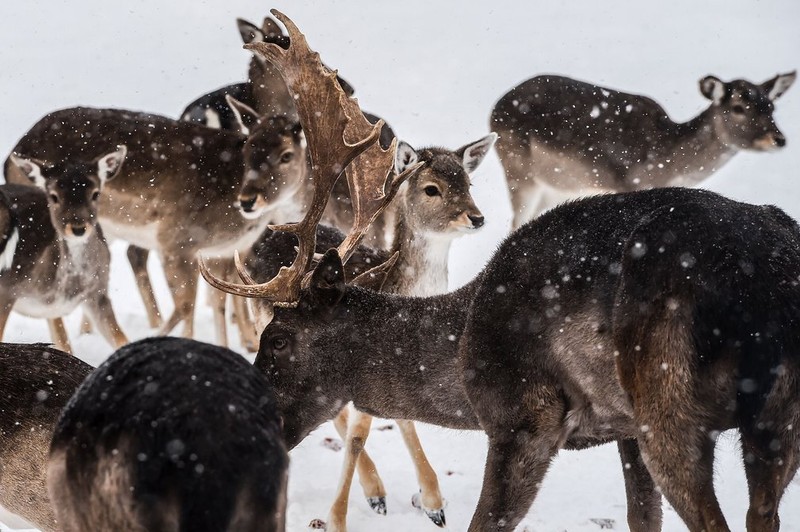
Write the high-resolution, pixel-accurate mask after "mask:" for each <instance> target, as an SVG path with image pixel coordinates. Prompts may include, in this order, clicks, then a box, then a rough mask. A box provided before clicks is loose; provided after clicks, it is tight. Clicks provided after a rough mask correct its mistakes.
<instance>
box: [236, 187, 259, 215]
mask: <svg viewBox="0 0 800 532" xmlns="http://www.w3.org/2000/svg"><path fill="white" fill-rule="evenodd" d="M237 203H238V207H239V212H241V213H242V216H244V217H245V218H247V219H248V220H252V219H254V218H258V217H259V216H261V211H262V210H263V209H264V207H265V201H264V200H263V198H262V197H261V196H260V195H259V194H252V193H251V194H239V201H238V202H237Z"/></svg>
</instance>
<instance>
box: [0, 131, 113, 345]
mask: <svg viewBox="0 0 800 532" xmlns="http://www.w3.org/2000/svg"><path fill="white" fill-rule="evenodd" d="M97 151H98V152H99V151H100V150H99V149H98V150H97ZM24 153H41V152H36V151H32V152H24ZM125 154H126V149H125V146H120V147H119V148H118V149H117V150H116V151H114V152H111V153H108V154H105V155H102V156H100V157H98V158H97V159H95V160H94V161H93V162H90V163H87V162H81V161H78V160H76V157H77V154H76V155H75V156H73V157H70V158H67V161H68V162H55V163H43V162H41V161H38V160H34V159H28V158H24V157H21V156H17V155H14V154H12V155H11V156H10V157H9V161H10V164H13V165H14V166H15V167H16V168H17V169H18V170H19V171H20V172H21V173H22V174H24V175H25V179H27V180H29V183H32V184H33V185H35V186H21V185H2V186H0V245H2V246H3V248H2V251H0V339H2V335H3V329H4V328H5V325H6V321H7V320H8V315H9V314H10V313H11V311H12V310H14V311H15V312H19V313H20V314H24V315H25V316H30V317H34V318H46V319H47V321H48V324H49V325H50V333H51V336H52V339H53V342H54V343H55V344H56V346H57V347H58V348H59V349H63V350H65V351H70V344H69V339H68V337H67V333H66V331H65V329H64V324H63V321H62V319H61V318H62V316H65V315H67V314H69V313H70V312H72V311H73V310H74V309H75V308H76V307H78V306H82V307H83V309H84V310H85V312H86V313H87V315H88V316H89V318H90V319H91V320H92V322H93V323H94V324H95V326H96V327H97V328H98V330H99V331H100V333H101V334H102V335H103V337H104V338H105V339H106V340H107V341H108V343H110V344H111V345H113V346H116V347H119V346H121V345H124V344H126V343H128V340H127V338H126V337H125V334H124V333H123V332H122V331H121V330H120V328H119V325H118V324H117V319H116V317H115V316H114V310H113V309H112V307H111V301H110V300H109V299H108V273H109V263H110V260H111V255H110V253H109V251H108V246H107V245H106V241H105V238H104V237H103V233H102V231H101V230H100V227H99V225H98V223H97V209H98V203H99V202H100V201H101V198H102V197H104V196H106V195H107V191H105V190H103V189H104V186H105V185H106V183H108V182H112V181H111V180H112V179H113V178H114V177H116V176H117V175H118V174H119V173H120V169H121V168H122V163H123V161H124V160H125ZM50 160H52V161H60V160H61V159H50Z"/></svg>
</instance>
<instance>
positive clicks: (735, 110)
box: [731, 103, 747, 115]
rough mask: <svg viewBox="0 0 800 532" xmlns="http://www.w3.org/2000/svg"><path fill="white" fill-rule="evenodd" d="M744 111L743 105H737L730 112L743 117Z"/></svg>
mask: <svg viewBox="0 0 800 532" xmlns="http://www.w3.org/2000/svg"><path fill="white" fill-rule="evenodd" d="M746 110H747V109H746V108H745V106H744V105H742V104H738V103H737V104H736V105H734V106H733V107H732V108H731V111H733V114H735V115H743V114H744V113H745V111H746Z"/></svg>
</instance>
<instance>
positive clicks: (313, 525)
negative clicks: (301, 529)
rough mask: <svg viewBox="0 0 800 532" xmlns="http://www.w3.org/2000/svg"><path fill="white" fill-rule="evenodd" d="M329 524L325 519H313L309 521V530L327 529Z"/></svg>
mask: <svg viewBox="0 0 800 532" xmlns="http://www.w3.org/2000/svg"><path fill="white" fill-rule="evenodd" d="M327 526H328V525H326V524H325V521H323V520H322V519H312V520H311V522H310V523H308V529H309V530H325V529H326V528H327Z"/></svg>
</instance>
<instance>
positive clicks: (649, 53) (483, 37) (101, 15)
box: [0, 0, 800, 532]
mask: <svg viewBox="0 0 800 532" xmlns="http://www.w3.org/2000/svg"><path fill="white" fill-rule="evenodd" d="M270 7H272V5H271V4H269V3H265V2H253V1H246V0H227V1H226V2H218V1H211V0H180V1H179V0H171V1H169V2H164V1H162V0H138V1H134V2H124V3H123V2H108V1H105V0H81V1H80V2H68V1H66V0H51V1H44V0H36V1H27V2H9V1H3V2H0V48H2V53H1V54H0V69H1V70H2V72H3V82H2V83H0V120H1V122H0V123H1V124H2V126H1V127H0V156H2V157H5V154H6V153H7V152H8V151H9V150H10V149H11V148H12V147H13V145H14V143H15V142H16V141H17V139H18V138H19V137H20V136H21V135H22V134H23V133H24V132H25V131H26V130H27V129H28V128H29V127H30V126H31V125H32V124H33V123H34V122H35V121H36V120H37V119H38V118H39V117H41V116H42V115H43V114H45V113H47V112H48V111H51V110H54V109H57V108H61V107H69V106H73V105H79V104H81V105H91V106H97V107H120V108H129V109H137V110H146V111H149V112H156V113H162V114H165V115H169V116H177V115H178V113H179V112H180V111H181V110H182V109H183V106H184V105H185V104H187V103H188V102H189V101H191V100H193V99H194V98H195V97H197V96H199V95H200V94H202V93H204V92H206V91H208V90H211V89H214V88H217V87H218V86H221V85H225V84H228V83H232V82H235V81H240V80H243V79H244V78H245V72H246V63H247V60H248V55H247V53H246V52H245V51H243V50H241V48H240V40H239V36H238V32H237V30H236V27H235V23H234V19H235V17H244V18H247V19H250V20H252V21H254V22H257V23H260V21H261V18H262V17H263V16H264V15H265V14H266V13H267V11H268V9H269V8H270ZM276 7H278V8H280V9H282V10H283V11H285V12H286V13H287V14H288V15H289V16H291V17H292V18H293V19H294V20H295V22H296V23H297V24H298V25H299V27H300V28H301V30H303V31H304V32H305V33H306V34H307V36H308V38H309V41H310V43H311V45H312V47H314V48H315V49H316V50H318V51H319V52H320V53H321V55H322V57H323V59H324V60H325V61H326V63H328V64H329V65H331V66H333V67H335V68H338V69H339V71H340V73H341V74H342V76H343V77H345V78H346V79H347V80H348V81H350V82H351V83H352V84H353V85H354V86H355V87H356V88H357V94H358V96H359V100H360V101H361V103H362V106H363V107H364V108H365V109H368V110H370V111H372V112H375V113H377V114H380V115H381V116H384V117H385V118H387V119H388V121H389V122H390V123H391V125H392V126H393V127H394V128H395V130H396V131H397V132H398V134H399V135H400V136H401V137H402V138H404V139H405V140H407V141H409V142H410V143H412V144H414V145H424V144H440V145H444V146H448V147H451V148H455V147H458V146H460V145H462V144H464V143H465V142H467V141H471V140H474V139H477V138H479V137H481V136H483V135H485V134H486V133H487V127H488V126H487V118H488V115H489V112H490V110H491V107H492V105H493V103H494V102H495V100H496V99H497V98H499V97H500V96H501V95H502V94H503V93H504V92H505V91H507V90H508V89H509V88H511V87H512V86H513V85H515V84H516V83H518V82H519V81H521V80H524V79H526V78H528V77H531V76H533V75H535V74H538V73H545V72H551V73H562V74H566V75H569V76H572V77H576V78H579V79H584V80H590V81H593V82H596V83H599V84H604V85H606V86H609V87H614V88H620V89H623V90H626V91H629V92H635V93H641V94H647V95H649V96H652V97H653V98H655V99H656V100H657V101H659V102H660V103H662V104H663V105H664V107H665V108H666V109H667V110H668V111H669V113H670V115H671V116H672V117H673V118H675V119H680V120H685V119H688V118H689V117H691V116H693V115H694V114H696V113H697V112H699V111H700V110H701V109H702V108H703V106H704V105H706V100H704V99H703V98H702V97H701V96H700V94H699V92H698V88H697V81H698V80H699V79H700V78H701V77H702V76H704V75H706V74H709V73H711V74H715V75H717V76H719V77H721V78H722V79H732V78H736V77H746V78H749V79H753V80H758V81H761V80H764V79H766V78H768V77H770V76H772V75H774V74H776V73H777V72H786V71H789V70H792V69H795V68H797V67H798V66H800V54H799V53H798V50H800V32H798V31H797V23H798V21H799V20H800V3H797V2H795V1H793V0H781V1H778V0H774V1H773V0H761V1H759V2H752V1H747V0H737V1H733V0H725V1H722V0H718V1H707V2H697V1H696V0H673V1H671V2H658V3H656V2H652V3H646V2H623V1H621V0H612V1H607V2H596V1H594V0H586V1H571V2H511V1H494V2H491V3H490V2H446V3H445V2H432V1H430V0H426V1H420V0H406V1H404V2H392V3H389V2H374V1H370V0H360V1H347V2H320V1H312V0H303V1H299V0H293V1H291V2H288V1H287V2H283V3H281V4H279V5H277V6H276ZM776 119H777V122H778V124H779V126H780V127H781V128H782V130H783V131H784V133H785V135H786V137H787V139H788V146H787V148H786V149H784V150H782V151H781V152H778V153H772V154H754V153H745V154H741V155H739V156H737V157H735V158H734V159H733V160H732V161H731V162H730V163H729V164H728V166H726V167H724V168H723V169H722V170H721V171H720V172H719V173H718V174H716V175H715V176H714V177H712V178H711V179H709V180H708V181H707V182H706V186H707V187H708V188H711V189H714V190H717V191H720V192H723V193H725V194H727V195H729V196H732V197H735V198H737V199H744V200H748V201H752V202H756V203H774V204H776V205H779V206H781V207H783V208H784V209H786V210H787V211H788V212H789V213H790V214H792V215H793V216H794V217H796V218H797V217H800V202H798V199H800V180H798V179H797V171H796V169H797V168H798V167H800V149H799V148H798V147H797V145H798V143H800V89H798V88H795V89H793V90H790V91H789V92H788V93H787V94H786V95H785V96H784V98H783V99H782V100H780V101H779V102H778V103H777V112H776ZM473 192H474V195H475V197H476V200H477V203H478V205H479V206H480V208H481V209H482V210H483V212H484V214H485V216H486V220H487V224H486V227H485V228H484V229H483V230H482V231H481V232H480V233H479V234H477V235H474V236H469V237H465V238H463V239H462V240H461V241H459V242H458V243H457V244H456V246H455V249H454V250H453V253H452V256H451V261H450V264H451V285H452V286H453V287H456V286H459V285H461V284H463V283H465V282H466V281H467V280H468V279H470V278H472V277H473V276H474V275H475V273H477V272H478V271H479V270H480V269H481V267H482V265H483V264H484V263H485V262H486V260H487V259H488V257H489V256H490V255H491V253H492V251H493V250H494V248H495V246H496V245H497V243H498V242H499V241H500V239H501V238H502V237H503V235H504V234H505V233H506V232H507V230H508V227H509V223H510V218H511V213H510V206H509V203H508V198H507V193H506V189H505V184H504V180H503V175H502V171H501V168H500V165H499V163H498V161H497V158H496V157H495V156H494V154H492V155H491V156H490V157H489V158H488V159H487V161H486V162H485V163H484V164H483V166H482V167H481V168H480V169H479V170H478V171H477V173H476V177H475V186H474V188H473ZM113 252H114V264H113V272H112V288H111V292H112V297H113V302H114V306H115V308H116V311H117V315H118V317H119V318H120V321H121V324H122V326H123V327H124V329H125V330H126V332H127V333H128V335H129V336H130V337H131V338H134V339H136V338H142V337H145V336H147V335H149V334H151V333H152V331H151V330H149V329H148V327H147V322H146V319H145V316H144V311H143V308H142V305H141V303H140V301H139V298H138V295H137V293H136V291H135V288H134V285H133V277H132V275H131V274H130V271H129V268H128V265H127V261H126V260H125V257H124V246H123V245H122V243H120V242H117V243H115V244H114V245H113ZM151 271H152V272H153V274H154V278H155V281H156V283H157V290H158V294H159V296H160V301H161V302H162V309H163V310H167V311H169V310H170V306H169V305H170V302H169V298H168V296H167V293H166V289H165V284H164V282H163V277H162V276H161V274H160V273H159V269H158V268H157V267H156V264H155V262H154V263H151ZM201 298H202V295H201ZM78 319H79V318H78V316H77V315H73V316H71V317H70V318H69V319H68V321H67V323H68V330H69V332H70V333H71V335H72V338H73V347H74V348H75V350H76V352H77V354H78V355H79V356H80V357H81V358H84V359H86V360H87V361H89V362H91V363H93V364H97V363H99V362H100V361H102V360H103V359H104V358H105V357H106V356H108V354H109V353H110V352H111V348H110V347H109V346H108V345H106V344H105V342H104V341H103V340H102V339H101V338H100V337H98V336H84V337H77V329H78ZM197 321H198V327H197V328H196V330H197V331H198V332H199V336H200V339H202V340H207V341H213V337H212V334H213V332H212V331H213V327H212V324H211V314H210V311H209V310H208V309H207V308H206V307H205V306H204V305H202V304H201V305H200V306H199V313H198V316H197ZM4 339H5V340H7V341H15V342H32V341H46V340H48V336H47V327H46V325H45V323H44V322H42V321H34V320H28V319H25V318H22V317H20V316H17V315H13V316H12V318H11V320H10V321H9V323H8V326H7V328H6V334H5V338H4ZM234 347H238V345H237V344H236V343H235V340H234ZM388 424H391V422H383V421H379V420H376V422H375V423H374V425H373V428H374V430H373V432H372V435H371V436H370V440H369V443H368V446H367V447H368V449H369V450H370V452H371V453H372V454H373V456H374V458H375V460H376V462H377V464H378V467H379V470H380V472H381V473H382V476H383V478H384V481H385V483H386V486H387V489H388V490H389V497H388V504H389V515H388V516H386V517H380V516H378V515H375V514H373V513H372V512H371V511H370V510H369V508H368V507H367V505H366V503H365V502H364V501H363V500H362V498H361V497H360V492H359V488H358V487H357V486H354V489H353V497H352V498H351V504H350V514H349V520H348V523H349V528H350V530H351V531H353V532H357V531H366V530H382V531H383V530H385V531H408V530H431V531H432V530H435V527H434V525H433V524H431V523H430V522H428V521H427V519H426V518H425V517H424V516H422V515H420V514H418V513H417V512H416V511H415V510H414V509H413V508H411V506H410V504H409V500H410V497H411V494H412V493H413V492H414V491H415V490H416V482H415V479H414V475H413V472H412V469H411V468H410V461H409V459H408V458H407V456H406V453H405V451H404V448H403V445H402V442H401V438H400V437H399V434H397V430H396V429H395V430H377V428H378V427H383V426H386V425H388ZM420 432H421V438H422V441H423V444H424V445H425V448H426V450H427V451H428V454H429V457H430V459H431V462H432V463H433V465H434V467H435V468H436V470H437V471H438V472H439V474H440V480H441V484H442V491H443V493H444V495H445V497H446V498H447V499H448V500H449V506H448V507H447V521H448V524H449V528H450V529H452V530H464V529H466V526H467V524H468V522H469V518H470V516H471V514H472V511H473V510H474V508H475V505H476V501H477V498H478V494H479V491H480V485H481V478H482V472H483V461H484V458H485V449H486V444H485V438H484V437H483V435H482V434H479V433H461V432H455V431H452V430H445V429H440V428H437V427H429V426H423V427H421V428H420ZM326 437H332V438H335V437H336V436H335V432H334V430H333V429H332V427H331V426H330V424H326V425H324V426H323V427H321V428H320V429H319V430H317V431H316V432H314V433H313V434H312V435H311V436H310V437H308V438H307V439H306V441H305V442H303V444H302V445H300V446H299V447H298V448H297V449H295V450H294V451H293V453H292V465H291V477H290V478H291V480H290V501H289V530H292V531H294V530H303V529H304V528H305V526H306V524H307V523H308V522H309V521H310V520H311V519H312V518H315V517H319V518H324V517H325V515H326V514H327V510H328V505H329V503H330V500H331V495H332V493H333V491H334V489H335V486H336V481H337V478H338V473H339V468H340V462H341V458H342V457H341V453H340V452H339V453H336V452H333V451H331V450H329V449H327V448H326V447H323V446H322V445H321V442H322V441H323V439H324V438H326ZM718 448H719V452H718V459H717V466H716V471H717V482H716V484H717V489H718V494H719V497H720V499H721V502H722V505H723V511H724V512H725V513H726V515H727V516H728V519H729V522H730V524H731V526H732V527H733V529H734V530H744V513H745V511H746V507H747V488H746V484H745V480H744V475H743V473H742V471H741V466H740V464H739V449H738V445H737V443H736V436H735V435H734V434H725V435H724V436H723V438H722V441H721V442H720V445H719V447H718ZM781 514H782V520H783V530H794V531H798V530H800V478H798V479H795V480H794V482H793V483H792V485H791V486H790V488H789V490H788V492H787V494H786V496H785V498H784V501H783V505H782V507H781ZM592 518H608V519H612V520H613V521H614V523H615V524H614V528H615V529H617V530H624V529H626V528H627V526H626V523H625V494H624V488H623V483H622V475H621V470H620V465H619V460H618V458H617V456H616V450H615V448H614V447H613V446H605V447H601V448H597V449H593V450H589V451H581V452H563V453H562V454H561V455H560V456H559V457H558V459H557V460H556V461H555V463H554V465H553V467H552V468H551V470H550V472H549V474H548V476H547V478H546V480H545V482H544V485H543V488H542V491H541V494H540V495H539V497H538V499H537V500H536V502H535V504H534V505H533V507H532V509H531V512H530V514H529V516H528V517H527V519H526V520H525V522H524V525H522V526H521V527H520V529H523V528H527V529H529V530H534V529H535V530H546V531H562V530H569V531H597V530H599V529H600V527H599V525H598V524H597V523H595V522H593V521H591V519H592ZM0 520H2V521H3V522H5V523H7V524H9V525H12V524H14V523H16V524H18V523H19V522H18V521H13V520H12V518H10V517H8V518H6V517H0ZM15 526H16V525H15ZM0 528H2V526H0ZM664 529H665V530H668V531H672V530H682V529H684V527H683V525H682V524H681V522H680V520H679V519H678V518H677V516H676V515H675V513H674V512H673V511H672V510H671V509H669V508H666V510H665V525H664Z"/></svg>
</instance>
